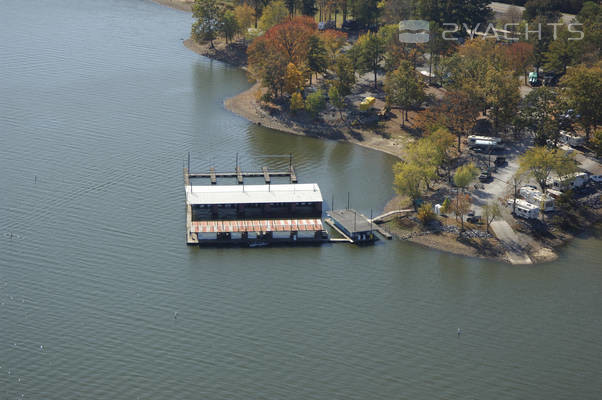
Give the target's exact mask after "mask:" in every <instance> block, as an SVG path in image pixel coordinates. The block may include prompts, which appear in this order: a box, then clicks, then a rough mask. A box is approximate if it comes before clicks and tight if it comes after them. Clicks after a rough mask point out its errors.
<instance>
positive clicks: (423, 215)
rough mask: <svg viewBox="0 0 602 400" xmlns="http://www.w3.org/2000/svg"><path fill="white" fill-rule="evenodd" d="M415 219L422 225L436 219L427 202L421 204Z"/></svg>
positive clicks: (430, 205) (431, 207) (431, 206)
mask: <svg viewBox="0 0 602 400" xmlns="http://www.w3.org/2000/svg"><path fill="white" fill-rule="evenodd" d="M417 218H418V219H419V220H420V222H422V223H423V224H424V225H427V224H428V223H429V222H431V221H433V220H434V219H436V216H435V212H434V211H433V205H432V204H431V203H429V202H426V203H423V204H422V205H421V206H420V208H419V209H418V214H417Z"/></svg>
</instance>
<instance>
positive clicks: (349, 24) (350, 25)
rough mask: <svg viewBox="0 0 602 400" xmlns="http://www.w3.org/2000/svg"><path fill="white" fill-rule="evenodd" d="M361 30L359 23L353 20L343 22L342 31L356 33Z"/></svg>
mask: <svg viewBox="0 0 602 400" xmlns="http://www.w3.org/2000/svg"><path fill="white" fill-rule="evenodd" d="M359 28H360V24H359V22H357V21H355V20H353V19H348V20H347V21H345V22H343V25H342V26H341V29H343V30H344V31H356V30H358V29H359Z"/></svg>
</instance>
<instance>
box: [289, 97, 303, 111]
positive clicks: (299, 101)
mask: <svg viewBox="0 0 602 400" xmlns="http://www.w3.org/2000/svg"><path fill="white" fill-rule="evenodd" d="M304 108H305V103H304V102H303V96H301V93H299V92H295V93H293V95H292V96H291V104H290V110H291V111H292V112H293V113H296V112H297V111H299V110H303V109H304Z"/></svg>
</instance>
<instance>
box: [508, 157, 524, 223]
mask: <svg viewBox="0 0 602 400" xmlns="http://www.w3.org/2000/svg"><path fill="white" fill-rule="evenodd" d="M527 178H528V173H527V171H525V170H522V169H520V168H519V169H518V170H517V171H516V172H515V173H514V174H513V175H512V176H511V177H510V179H509V180H508V182H506V183H507V184H508V185H509V186H510V188H511V190H512V213H515V212H516V199H517V198H518V195H519V193H520V188H521V186H522V184H523V183H524V182H525V181H526V180H527Z"/></svg>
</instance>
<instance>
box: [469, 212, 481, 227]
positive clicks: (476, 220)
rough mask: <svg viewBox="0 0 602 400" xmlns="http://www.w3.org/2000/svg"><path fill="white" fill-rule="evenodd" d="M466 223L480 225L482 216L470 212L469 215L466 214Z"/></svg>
mask: <svg viewBox="0 0 602 400" xmlns="http://www.w3.org/2000/svg"><path fill="white" fill-rule="evenodd" d="M466 221H468V222H471V223H473V224H478V223H480V222H481V216H480V215H475V213H474V211H469V212H468V214H466Z"/></svg>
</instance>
